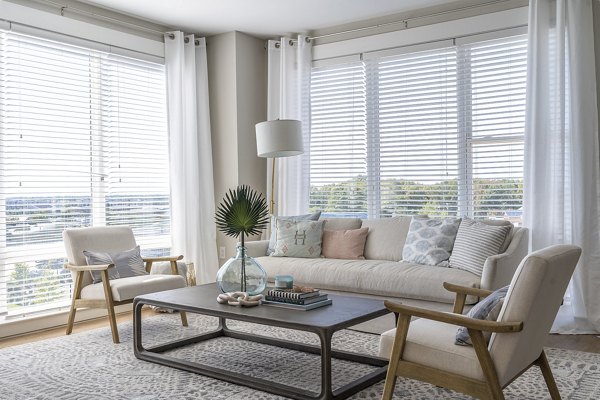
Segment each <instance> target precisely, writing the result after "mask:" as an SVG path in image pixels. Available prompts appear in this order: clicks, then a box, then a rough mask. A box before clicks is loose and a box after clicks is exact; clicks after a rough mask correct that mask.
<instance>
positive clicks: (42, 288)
mask: <svg viewBox="0 0 600 400" xmlns="http://www.w3.org/2000/svg"><path fill="white" fill-rule="evenodd" d="M7 292H8V303H9V305H11V306H31V305H35V304H43V303H49V302H52V301H55V300H59V299H61V298H65V296H66V295H67V293H66V289H65V288H64V287H63V285H62V281H61V277H60V275H59V273H58V271H57V270H54V269H38V268H32V267H31V266H30V265H29V264H28V263H24V262H20V263H16V264H15V266H14V270H13V271H12V272H11V274H10V279H9V281H8V283H7Z"/></svg>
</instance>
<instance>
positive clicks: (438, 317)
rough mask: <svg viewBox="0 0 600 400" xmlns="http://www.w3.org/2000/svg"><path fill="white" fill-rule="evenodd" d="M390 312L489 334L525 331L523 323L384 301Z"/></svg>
mask: <svg viewBox="0 0 600 400" xmlns="http://www.w3.org/2000/svg"><path fill="white" fill-rule="evenodd" d="M384 304H385V306H386V307H387V309H388V310H390V311H392V312H394V313H398V314H400V315H401V316H409V317H411V316H414V317H420V318H426V319H431V320H434V321H439V322H444V323H447V324H452V325H457V326H464V327H465V328H467V329H474V330H478V331H488V332H519V331H521V330H522V329H523V322H521V321H518V322H498V321H487V320H481V319H475V318H470V317H467V316H465V315H461V314H455V313H449V312H442V311H435V310H428V309H426V308H419V307H412V306H407V305H404V304H398V303H394V302H391V301H389V300H385V301H384ZM409 320H410V318H409Z"/></svg>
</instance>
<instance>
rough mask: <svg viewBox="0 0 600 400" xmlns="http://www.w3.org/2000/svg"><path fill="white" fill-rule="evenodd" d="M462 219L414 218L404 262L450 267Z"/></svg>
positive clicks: (409, 230)
mask: <svg viewBox="0 0 600 400" xmlns="http://www.w3.org/2000/svg"><path fill="white" fill-rule="evenodd" d="M459 225H460V218H429V217H425V216H414V217H412V220H411V221H410V227H409V228H408V234H407V235H406V241H405V242H404V249H402V261H408V262H414V263H417V264H424V265H438V266H444V267H445V266H448V261H447V260H448V258H449V257H450V252H451V251H452V247H453V246H454V239H456V232H458V227H459Z"/></svg>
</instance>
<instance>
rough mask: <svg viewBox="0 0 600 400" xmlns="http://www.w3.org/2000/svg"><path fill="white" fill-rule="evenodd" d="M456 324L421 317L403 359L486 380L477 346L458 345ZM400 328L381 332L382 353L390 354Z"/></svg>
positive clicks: (412, 329) (409, 336)
mask: <svg viewBox="0 0 600 400" xmlns="http://www.w3.org/2000/svg"><path fill="white" fill-rule="evenodd" d="M455 332H456V327H455V326H454V325H451V324H445V323H443V322H438V321H432V320H429V319H425V318H420V319H418V320H416V321H413V322H411V323H410V327H409V328H408V334H407V336H406V347H404V353H403V354H402V359H403V360H406V361H412V362H414V363H417V364H421V365H426V366H428V367H432V368H436V369H441V370H444V371H448V372H454V373H455V374H458V375H462V376H467V377H469V378H472V379H477V380H480V381H481V380H484V376H483V371H482V369H481V366H480V365H481V364H480V363H479V360H478V359H477V354H476V353H475V349H473V347H469V346H455V345H454V334H455ZM395 335H396V329H391V330H389V331H387V332H384V333H382V334H381V337H380V338H379V356H380V357H384V358H389V357H390V354H391V352H392V345H393V343H394V337H395Z"/></svg>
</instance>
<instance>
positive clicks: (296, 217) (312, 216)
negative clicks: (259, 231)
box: [267, 211, 321, 256]
mask: <svg viewBox="0 0 600 400" xmlns="http://www.w3.org/2000/svg"><path fill="white" fill-rule="evenodd" d="M320 216H321V211H317V212H315V213H312V214H304V215H293V216H289V217H276V216H273V217H271V236H270V237H269V247H268V248H267V255H268V256H270V255H271V254H273V252H274V251H275V245H276V244H277V220H278V219H285V220H290V221H318V220H319V217H320Z"/></svg>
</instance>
